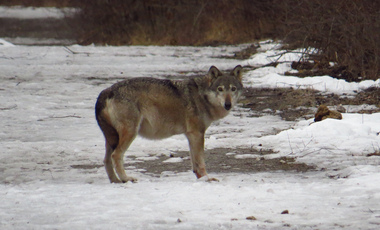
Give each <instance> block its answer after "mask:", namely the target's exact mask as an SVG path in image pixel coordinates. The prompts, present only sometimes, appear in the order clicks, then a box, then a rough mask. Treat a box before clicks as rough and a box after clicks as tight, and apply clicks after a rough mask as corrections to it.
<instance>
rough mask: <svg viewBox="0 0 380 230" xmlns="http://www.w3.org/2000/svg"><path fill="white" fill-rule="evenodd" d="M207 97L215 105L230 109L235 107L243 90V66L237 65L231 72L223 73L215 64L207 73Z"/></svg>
mask: <svg viewBox="0 0 380 230" xmlns="http://www.w3.org/2000/svg"><path fill="white" fill-rule="evenodd" d="M207 78H208V85H209V87H208V90H207V91H206V95H207V99H208V100H209V102H210V103H211V104H213V105H214V106H222V107H224V109H225V110H227V111H229V110H230V109H231V108H232V107H234V106H235V105H236V103H237V101H238V99H239V97H240V96H241V94H242V92H243V84H242V67H241V66H240V65H238V66H236V67H235V68H234V69H233V70H232V71H231V73H230V74H223V73H222V72H220V71H219V70H218V68H216V67H215V66H211V67H210V70H209V71H208V73H207Z"/></svg>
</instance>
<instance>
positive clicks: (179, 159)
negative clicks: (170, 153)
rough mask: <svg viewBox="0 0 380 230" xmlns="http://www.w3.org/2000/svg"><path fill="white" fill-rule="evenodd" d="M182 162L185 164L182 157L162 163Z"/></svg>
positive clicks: (172, 158)
mask: <svg viewBox="0 0 380 230" xmlns="http://www.w3.org/2000/svg"><path fill="white" fill-rule="evenodd" d="M181 162H183V159H182V158H181V157H171V158H169V159H167V160H165V161H163V162H162V163H181Z"/></svg>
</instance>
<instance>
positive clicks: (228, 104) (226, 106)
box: [224, 101, 232, 110]
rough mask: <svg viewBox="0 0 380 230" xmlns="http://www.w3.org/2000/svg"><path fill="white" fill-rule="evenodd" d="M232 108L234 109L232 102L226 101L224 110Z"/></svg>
mask: <svg viewBox="0 0 380 230" xmlns="http://www.w3.org/2000/svg"><path fill="white" fill-rule="evenodd" d="M231 107H232V105H231V102H229V101H226V103H224V108H225V109H226V110H230V109H231Z"/></svg>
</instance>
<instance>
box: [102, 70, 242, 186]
mask: <svg viewBox="0 0 380 230" xmlns="http://www.w3.org/2000/svg"><path fill="white" fill-rule="evenodd" d="M242 92H243V84H242V67H241V66H240V65H238V66H236V67H235V68H234V69H233V70H232V71H231V72H230V73H229V74H223V73H222V72H221V71H219V69H218V68H216V67H215V66H211V67H210V69H209V71H208V73H207V74H206V75H205V76H202V77H192V78H189V79H186V80H164V79H156V78H149V77H141V78H132V79H127V80H124V81H120V82H118V83H116V84H114V85H112V86H111V87H109V88H107V89H105V90H103V91H102V92H101V93H100V94H99V96H98V99H97V102H96V105H95V116H96V120H97V122H98V125H99V127H100V129H101V131H102V132H103V134H104V138H105V149H106V153H105V157H104V165H105V169H106V172H107V174H108V178H109V180H110V182H111V183H121V182H123V183H125V182H128V181H131V182H136V181H137V179H136V178H133V177H130V176H127V174H126V173H125V170H124V166H123V163H124V153H125V151H126V150H127V149H128V147H129V146H130V145H131V143H132V141H133V140H134V139H135V137H136V136H137V135H140V136H142V137H144V138H147V139H153V140H158V139H163V138H168V137H170V136H173V135H177V134H184V135H185V136H186V137H187V139H188V142H189V147H190V158H191V164H192V169H193V172H194V173H195V175H196V177H197V178H198V179H199V178H201V177H206V179H207V181H217V179H215V178H209V177H208V175H207V172H206V164H205V160H204V136H205V132H206V129H207V128H208V127H209V126H210V124H211V122H213V121H216V120H219V119H221V118H223V117H225V116H227V115H228V113H229V112H230V111H231V109H232V108H233V107H234V106H235V105H236V104H237V102H238V99H239V97H240V96H241V94H242ZM115 171H116V173H115ZM116 174H117V175H116Z"/></svg>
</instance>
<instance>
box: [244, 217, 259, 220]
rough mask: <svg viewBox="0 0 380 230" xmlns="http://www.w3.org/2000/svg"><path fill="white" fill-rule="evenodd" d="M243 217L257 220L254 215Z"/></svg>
mask: <svg viewBox="0 0 380 230" xmlns="http://www.w3.org/2000/svg"><path fill="white" fill-rule="evenodd" d="M245 219H247V220H257V219H256V217H254V216H248V217H247V218H245Z"/></svg>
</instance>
